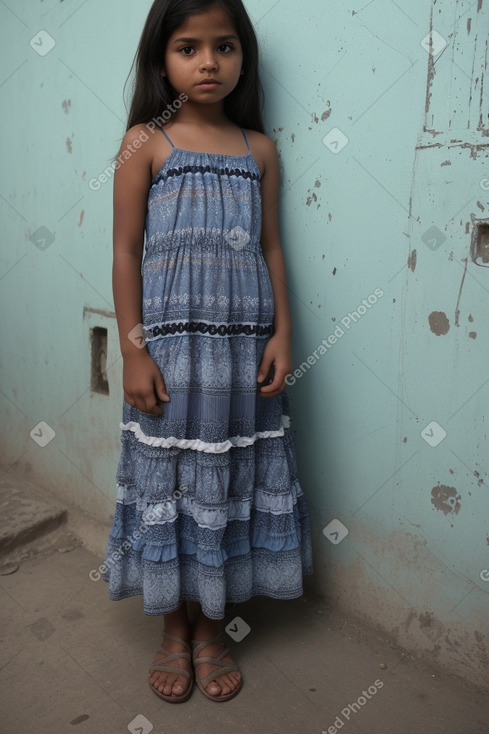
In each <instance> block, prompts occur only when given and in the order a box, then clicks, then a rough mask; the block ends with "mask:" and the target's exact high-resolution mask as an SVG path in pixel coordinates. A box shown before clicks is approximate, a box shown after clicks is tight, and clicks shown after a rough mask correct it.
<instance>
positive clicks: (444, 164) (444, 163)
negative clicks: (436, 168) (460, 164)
mask: <svg viewBox="0 0 489 734" xmlns="http://www.w3.org/2000/svg"><path fill="white" fill-rule="evenodd" d="M451 165H452V161H443V163H440V166H451Z"/></svg>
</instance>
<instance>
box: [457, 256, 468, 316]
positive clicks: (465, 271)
mask: <svg viewBox="0 0 489 734" xmlns="http://www.w3.org/2000/svg"><path fill="white" fill-rule="evenodd" d="M463 262H465V268H464V273H463V275H462V282H461V283H460V288H459V290H458V298H457V305H456V306H455V326H460V324H459V321H458V319H459V316H460V310H459V306H460V299H461V297H462V288H463V286H464V280H465V275H466V273H467V262H468V258H466V257H464V258H463Z"/></svg>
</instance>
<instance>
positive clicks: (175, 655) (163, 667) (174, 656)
mask: <svg viewBox="0 0 489 734" xmlns="http://www.w3.org/2000/svg"><path fill="white" fill-rule="evenodd" d="M163 637H164V638H165V637H167V638H168V639H169V640H173V641H174V642H179V643H180V644H181V645H182V646H183V647H186V648H187V649H188V650H190V649H191V648H190V645H189V644H188V642H186V641H185V640H182V639H181V638H180V637H176V636H175V635H172V634H170V633H169V632H164V633H163ZM163 642H164V639H163V640H162V642H161V645H160V648H159V649H158V650H157V652H163V653H165V656H166V657H164V658H160V659H159V660H155V661H154V662H153V663H152V664H151V665H150V667H149V669H148V672H149V673H152V672H153V671H154V670H158V671H161V672H162V673H177V674H178V675H183V676H185V677H186V678H190V675H191V674H190V673H189V672H188V670H185V669H184V668H177V667H176V666H174V665H168V663H170V662H171V661H172V660H179V659H182V658H183V659H184V660H188V661H191V659H192V657H191V654H190V652H170V651H169V650H167V649H166V648H165V647H164V645H163Z"/></svg>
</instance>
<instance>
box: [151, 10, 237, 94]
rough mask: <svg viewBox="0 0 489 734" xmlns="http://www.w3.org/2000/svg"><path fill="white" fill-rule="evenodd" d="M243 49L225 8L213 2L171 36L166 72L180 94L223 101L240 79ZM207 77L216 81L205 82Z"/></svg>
mask: <svg viewBox="0 0 489 734" xmlns="http://www.w3.org/2000/svg"><path fill="white" fill-rule="evenodd" d="M242 63H243V51H242V49H241V44H240V41H239V38H238V34H237V32H236V29H235V27H234V25H233V23H232V21H231V19H230V18H229V16H228V15H227V13H226V11H225V10H224V8H222V7H221V6H219V5H213V6H212V7H211V8H208V9H207V10H206V11H205V12H203V13H198V14H196V15H191V16H189V17H188V18H187V20H186V21H185V22H184V23H183V24H182V25H181V26H180V27H179V28H178V29H177V30H176V31H175V32H174V33H173V34H172V35H171V36H170V38H169V40H168V44H167V47H166V53H165V66H164V69H162V72H163V71H165V72H166V76H167V78H168V81H169V82H170V84H171V86H172V87H173V89H174V90H175V91H176V93H177V95H178V94H182V92H183V93H185V94H187V95H188V97H189V100H190V101H192V102H196V103H201V104H211V103H214V104H215V103H217V102H221V101H222V100H223V99H224V98H225V97H227V95H228V94H230V93H231V92H232V91H233V89H234V88H235V87H236V85H237V84H238V82H239V78H240V74H241V67H242ZM205 79H215V80H216V82H218V83H216V84H212V85H210V84H209V85H202V81H203V80H205Z"/></svg>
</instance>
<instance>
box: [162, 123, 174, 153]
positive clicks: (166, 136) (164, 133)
mask: <svg viewBox="0 0 489 734" xmlns="http://www.w3.org/2000/svg"><path fill="white" fill-rule="evenodd" d="M158 127H160V126H159V125H158ZM160 130H161V132H162V133H163V135H164V136H165V138H166V139H167V140H168V142H169V143H170V145H171V147H172V148H174V147H175V146H174V145H173V143H172V141H171V140H170V138H169V137H168V135H167V134H166V132H165V131H164V130H163V128H162V127H160Z"/></svg>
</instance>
